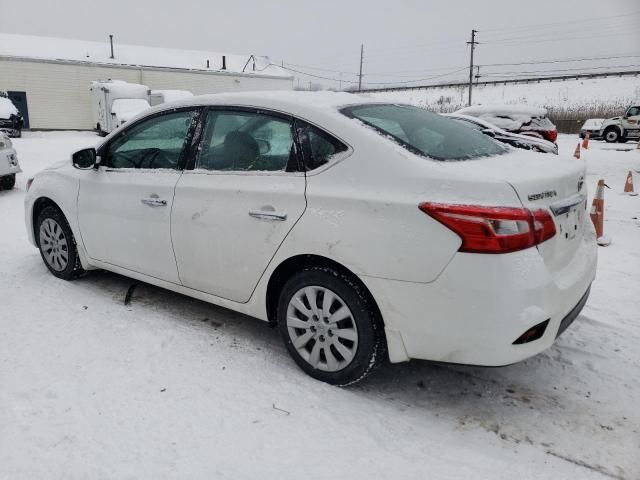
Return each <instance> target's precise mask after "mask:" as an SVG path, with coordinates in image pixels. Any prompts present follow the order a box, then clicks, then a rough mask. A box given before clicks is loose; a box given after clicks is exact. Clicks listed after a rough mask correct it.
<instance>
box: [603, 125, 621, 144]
mask: <svg viewBox="0 0 640 480" xmlns="http://www.w3.org/2000/svg"><path fill="white" fill-rule="evenodd" d="M619 138H620V133H619V132H618V129H617V128H608V129H607V130H605V132H604V140H605V142H607V143H616V142H617V141H618V140H619Z"/></svg>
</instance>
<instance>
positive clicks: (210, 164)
mask: <svg viewBox="0 0 640 480" xmlns="http://www.w3.org/2000/svg"><path fill="white" fill-rule="evenodd" d="M196 168H202V169H206V170H219V171H296V170H297V169H298V162H297V155H296V150H295V146H294V142H293V125H292V122H291V121H290V120H288V119H285V118H281V117H278V116H272V115H269V114H265V113H261V112H250V111H233V110H220V111H217V110H210V111H209V112H208V113H207V117H206V121H205V128H204V132H203V135H202V140H201V142H200V148H199V151H198V154H197V158H196Z"/></svg>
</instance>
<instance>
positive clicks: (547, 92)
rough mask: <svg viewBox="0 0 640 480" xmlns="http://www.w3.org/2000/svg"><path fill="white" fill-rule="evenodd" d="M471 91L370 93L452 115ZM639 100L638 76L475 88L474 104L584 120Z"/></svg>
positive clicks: (424, 89) (464, 87)
mask: <svg viewBox="0 0 640 480" xmlns="http://www.w3.org/2000/svg"><path fill="white" fill-rule="evenodd" d="M468 94H469V93H468V90H467V87H466V86H461V87H444V86H443V87H436V88H422V89H414V90H398V91H392V92H379V93H371V94H370V95H372V96H374V97H376V98H380V99H384V100H389V101H395V102H407V103H412V104H415V105H419V106H421V107H425V108H428V109H429V110H433V111H436V112H453V111H454V110H458V109H459V108H462V107H464V106H466V105H467V96H468ZM638 101H640V78H639V77H638V76H625V77H605V78H589V79H587V78H581V79H574V80H562V81H559V80H554V81H550V80H547V81H541V82H532V83H507V84H496V85H477V86H474V87H473V103H474V105H475V104H480V105H490V104H502V103H506V104H514V105H528V106H530V107H545V108H554V109H555V110H557V111H564V112H568V113H571V112H573V113H574V114H576V115H577V117H576V118H582V116H583V115H584V112H585V111H588V112H592V111H597V110H598V109H602V108H609V109H611V108H614V109H615V108H617V109H618V110H620V112H619V113H618V114H621V113H622V112H623V111H624V109H625V108H626V107H628V106H629V105H631V104H632V103H635V102H638Z"/></svg>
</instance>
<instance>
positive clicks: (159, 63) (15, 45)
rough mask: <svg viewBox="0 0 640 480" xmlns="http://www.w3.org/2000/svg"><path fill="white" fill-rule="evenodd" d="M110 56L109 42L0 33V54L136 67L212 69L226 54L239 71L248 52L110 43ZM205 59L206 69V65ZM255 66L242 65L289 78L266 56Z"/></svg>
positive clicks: (230, 65)
mask: <svg viewBox="0 0 640 480" xmlns="http://www.w3.org/2000/svg"><path fill="white" fill-rule="evenodd" d="M114 54H115V55H114V56H115V58H110V56H111V51H110V47H109V41H108V40H106V39H105V41H104V42H94V41H87V40H74V39H67V38H54V37H38V36H33V35H18V34H13V33H0V56H8V57H19V58H33V59H41V60H58V61H74V62H88V63H100V64H111V65H127V66H140V67H160V68H179V69H189V70H199V71H209V72H216V71H221V69H222V56H223V55H225V56H226V70H225V71H227V72H232V73H240V72H242V70H243V68H244V66H245V64H246V63H247V61H248V60H249V58H250V57H251V55H236V54H231V55H230V54H225V53H219V52H208V51H200V50H179V49H175V48H158V47H147V46H142V45H126V44H122V43H119V42H117V40H116V41H115V42H114ZM207 60H208V61H209V64H210V68H207ZM255 63H256V69H255V72H254V71H253V66H252V62H249V65H248V66H247V68H246V72H244V73H246V74H248V75H269V76H277V77H291V73H289V72H288V71H286V70H285V69H283V68H281V67H279V66H277V65H273V64H271V61H270V60H269V57H266V56H257V55H256V56H255Z"/></svg>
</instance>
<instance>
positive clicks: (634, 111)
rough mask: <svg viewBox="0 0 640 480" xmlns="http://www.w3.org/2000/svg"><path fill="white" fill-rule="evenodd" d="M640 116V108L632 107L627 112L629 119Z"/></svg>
mask: <svg viewBox="0 0 640 480" xmlns="http://www.w3.org/2000/svg"><path fill="white" fill-rule="evenodd" d="M638 115H640V107H631V108H630V109H629V110H628V111H627V117H637V116H638Z"/></svg>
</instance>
